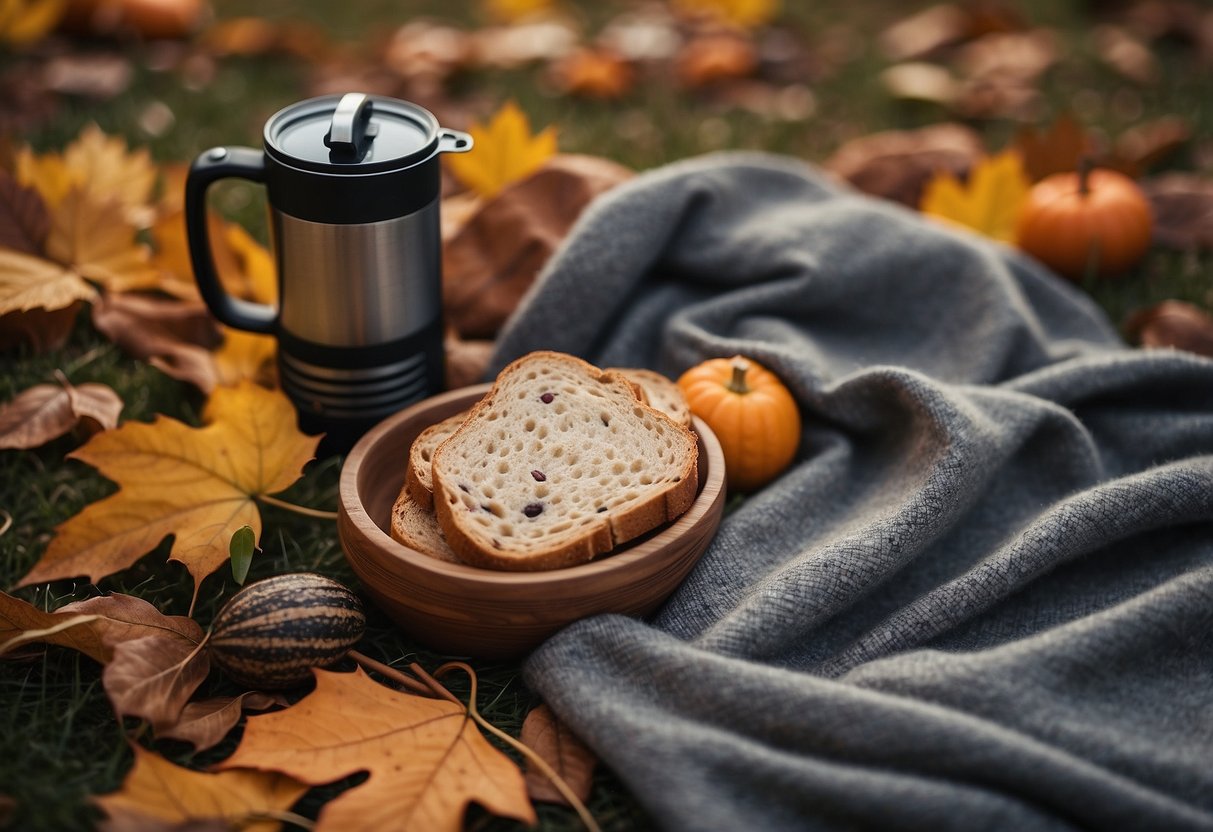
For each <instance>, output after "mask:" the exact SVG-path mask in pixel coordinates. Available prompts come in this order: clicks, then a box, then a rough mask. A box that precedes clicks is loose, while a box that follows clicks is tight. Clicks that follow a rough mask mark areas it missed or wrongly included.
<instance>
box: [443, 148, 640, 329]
mask: <svg viewBox="0 0 1213 832" xmlns="http://www.w3.org/2000/svg"><path fill="white" fill-rule="evenodd" d="M631 176H632V172H631V171H630V170H628V169H627V168H624V167H622V166H621V165H618V164H616V163H614V162H611V161H609V160H607V159H602V158H599V157H596V156H580V155H573V154H564V155H560V156H557V157H555V158H553V159H552V160H550V161H549V162H548V163H547V164H546V165H544V166H543V167H542V168H540V169H539V170H538V171H536V172H535V173H533V174H531V175H530V176H527V177H526V178H525V179H523V180H521V181H519V182H516V183H514V184H513V185H510V186H509V187H507V188H505V190H503V191H502V192H501V193H499V194H498V195H497V196H496V197H495V198H492V199H488V200H485V201H484V202H483V203H482V204H481V205H480V207H479V209H478V210H476V211H475V212H473V213H472V214H471V216H470V217H469V218H468V219H467V222H466V224H465V225H464V226H463V227H462V228H460V229H459V230H458V231H456V232H455V233H454V234H453V235H452V237H451V239H450V240H449V241H448V242H447V244H446V246H445V250H444V251H443V307H444V311H445V312H446V315H447V321H448V323H450V324H451V325H452V326H454V327H455V329H456V330H458V332H459V334H460V335H461V336H463V337H465V338H492V337H495V336H496V334H497V330H499V329H500V328H501V325H502V324H503V323H505V320H506V318H508V317H509V315H510V313H512V312H513V311H514V308H515V307H516V306H517V305H518V301H519V299H520V298H521V297H522V295H523V294H524V293H525V292H526V291H527V289H529V288H530V286H531V283H532V282H534V280H535V276H536V275H538V274H539V270H540V269H541V268H542V267H543V265H544V264H545V263H546V262H547V259H548V257H550V256H551V254H552V252H553V251H554V250H555V248H556V246H558V245H559V244H560V242H561V241H562V240H563V239H564V237H565V235H566V234H568V231H569V229H570V228H571V227H572V225H573V222H574V221H575V220H576V219H577V217H578V215H579V214H580V213H581V211H582V209H584V208H585V206H586V205H588V204H589V202H590V201H591V200H592V199H594V197H596V196H598V195H599V194H601V193H603V192H605V191H607V190H609V189H610V188H613V187H614V186H615V185H618V184H619V183H620V182H623V181H625V180H626V179H628V178H630V177H631Z"/></svg>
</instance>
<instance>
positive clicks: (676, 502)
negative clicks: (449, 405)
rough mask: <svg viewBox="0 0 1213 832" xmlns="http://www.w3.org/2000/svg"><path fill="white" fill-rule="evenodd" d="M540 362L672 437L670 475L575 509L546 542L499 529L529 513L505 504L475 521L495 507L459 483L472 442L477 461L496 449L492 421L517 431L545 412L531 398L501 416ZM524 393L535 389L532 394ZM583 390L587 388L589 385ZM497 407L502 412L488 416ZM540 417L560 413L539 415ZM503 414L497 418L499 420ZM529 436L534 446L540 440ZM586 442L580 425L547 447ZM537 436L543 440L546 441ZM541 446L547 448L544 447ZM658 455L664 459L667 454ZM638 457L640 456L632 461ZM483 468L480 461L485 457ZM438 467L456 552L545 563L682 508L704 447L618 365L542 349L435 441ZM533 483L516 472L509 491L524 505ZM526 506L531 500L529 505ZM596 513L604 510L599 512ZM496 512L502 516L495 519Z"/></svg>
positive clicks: (518, 565) (437, 492) (441, 519)
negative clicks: (593, 508) (615, 500)
mask: <svg viewBox="0 0 1213 832" xmlns="http://www.w3.org/2000/svg"><path fill="white" fill-rule="evenodd" d="M544 367H547V368H548V369H549V370H550V371H552V372H554V373H556V374H557V375H560V374H563V373H567V374H569V375H570V376H571V377H573V378H576V379H582V380H584V384H585V385H586V388H587V389H588V388H590V387H594V388H596V389H597V390H598V391H599V393H601V394H602V400H603V401H604V402H608V403H609V404H610V405H611V406H612V407H615V408H617V410H616V412H612V413H611V414H610V416H611V418H612V419H613V418H616V417H622V418H624V419H625V420H626V419H634V420H635V425H633V427H635V428H636V429H637V430H639V431H640V436H645V435H646V434H645V431H646V430H647V431H651V432H652V434H653V435H654V436H660V437H665V438H666V439H668V444H667V445H663V447H664V448H666V449H668V450H669V452H670V461H668V462H666V463H665V466H666V471H665V476H663V477H662V478H661V479H659V480H656V481H654V482H653V483H651V485H646V486H635V487H631V488H629V489H628V493H629V494H631V493H633V492H635V493H636V496H635V497H634V498H632V499H625V500H623V502H622V504H620V505H618V507H615V506H610V507H605V506H604V507H600V508H599V509H598V512H595V513H592V514H590V513H585V512H583V513H581V514H575V515H574V521H572V525H573V526H575V527H576V528H575V530H574V529H569V532H570V533H568V534H566V533H565V532H564V530H560V531H558V532H554V533H553V535H552V537H553V538H554V539H553V540H552V542H551V543H550V544H546V541H542V540H534V541H532V540H531V539H527V540H523V539H521V538H517V537H506V536H505V535H503V534H494V533H493V532H494V531H496V530H499V529H505V528H506V527H507V526H508V527H513V526H524V525H525V523H526V520H525V519H523V518H522V517H521V515H520V514H519V513H518V511H517V510H516V509H510V510H509V511H508V517H506V516H504V515H506V514H507V512H505V511H503V512H502V513H500V514H498V513H497V512H496V511H495V510H493V511H492V513H494V514H496V519H494V520H490V519H489V518H488V517H485V516H483V515H482V516H481V517H480V519H479V520H477V519H475V518H476V515H477V514H478V513H479V511H478V509H484V510H485V511H490V510H491V509H490V503H491V500H490V503H481V504H479V505H477V504H478V503H479V501H480V500H482V499H484V496H483V493H482V492H481V490H480V487H479V486H477V485H474V484H470V483H469V482H466V481H465V482H462V483H461V482H460V480H461V479H463V480H470V479H471V476H470V474H469V473H468V471H467V470H465V469H466V468H467V467H469V464H468V463H467V455H468V454H471V453H473V450H474V449H475V450H474V453H475V458H476V459H481V458H486V459H487V456H488V455H487V454H484V452H483V450H482V449H483V448H484V447H492V446H493V444H494V443H493V441H492V440H491V439H486V438H485V437H486V433H487V431H488V430H489V428H488V427H486V426H488V425H494V424H495V423H496V424H495V427H494V428H493V430H494V435H497V436H499V435H501V432H502V431H504V427H503V425H507V424H509V425H512V428H511V429H512V430H518V429H520V428H519V427H518V426H519V425H522V424H523V423H524V422H530V423H534V422H535V421H536V420H535V419H534V418H528V417H529V415H530V414H535V413H540V414H542V413H543V411H539V410H535V409H534V408H537V407H541V406H542V405H538V404H530V402H529V401H528V402H527V403H526V405H523V404H519V405H518V407H515V408H514V412H515V415H513V416H509V417H506V416H504V415H502V414H504V413H505V412H506V410H507V408H506V406H507V405H509V404H511V402H507V401H505V399H504V397H505V396H506V395H507V394H513V393H516V392H523V391H520V390H518V385H521V384H524V383H526V382H527V381H528V380H527V379H525V374H526V373H529V372H531V371H535V372H536V373H539V372H541V371H542V368H544ZM537 384H538V382H536V384H532V385H530V388H534V389H538V387H537ZM530 388H527V390H529V389H530ZM575 390H576V391H577V394H578V395H580V392H581V388H575ZM526 395H529V392H527V393H526ZM561 395H568V396H569V397H570V401H574V403H575V404H577V405H579V406H580V405H584V404H585V403H586V401H588V400H586V399H580V398H576V397H574V396H573V394H571V393H569V394H564V393H562V394H561ZM587 395H591V394H589V393H587ZM532 398H533V399H534V400H535V401H536V402H537V401H538V397H537V396H535V397H532ZM596 404H597V402H596ZM523 406H529V407H531V408H532V410H530V411H527V413H526V415H523V414H519V413H518V410H519V408H521V407H523ZM494 413H496V414H497V415H493V416H492V418H490V416H491V415H492V414H494ZM537 418H540V419H543V418H554V417H548V416H542V415H541V416H539V417H537ZM499 419H500V421H498V420H499ZM646 420H647V422H648V424H649V428H643V427H641V423H643V422H645V421H646ZM515 423H516V424H515ZM603 425H604V426H606V425H607V420H604V421H603ZM626 427H627V426H626V425H625V428H626ZM499 441H505V440H499ZM511 441H513V437H511ZM530 441H531V442H532V444H534V443H535V442H536V441H537V440H534V439H532V440H530ZM590 441H591V440H590V438H589V437H583V436H580V435H577V434H575V433H574V434H573V435H570V436H568V437H567V438H566V439H565V440H563V442H556V441H553V442H552V443H549V445H548V446H544V447H549V448H555V447H557V446H563V445H568V447H570V448H575V447H580V446H582V445H587V443H589V442H590ZM597 441H598V442H600V443H606V444H610V442H611V440H610V439H609V438H608V439H598V440H597ZM637 441H639V440H637ZM540 444H541V445H542V443H540ZM571 452H572V451H570V453H571ZM537 453H540V454H542V450H540V451H537ZM661 453H662V454H664V453H665V450H662V451H661ZM482 454H483V457H482V456H481V455H482ZM503 458H504V455H503ZM662 458H663V459H664V456H663V457H662ZM633 464H634V465H635V464H637V463H636V462H633ZM461 466H462V467H461ZM480 467H482V468H483V467H484V465H481V466H480ZM523 467H525V466H523ZM432 471H433V482H434V491H433V495H434V511H435V514H436V516H437V518H438V524H439V526H440V527H441V529H442V532H443V535H444V536H445V538H446V541H447V543H448V545H449V546H450V547H451V549H452V550H453V551H454V553H455V554H456V556H458V557H459V558H460V559H461V560H464V561H466V562H467V563H469V564H471V565H473V566H479V567H483V568H488V569H499V570H500V569H504V570H511V571H539V570H545V569H556V568H560V567H565V566H572V565H575V564H579V563H585V562H587V561H589V560H592V559H593V558H594V557H596V556H598V555H600V554H603V553H605V552H609V551H610V550H612V549H614V548H615V547H617V546H619V545H620V544H622V543H625V542H626V541H628V540H631V539H633V538H635V537H637V536H639V535H641V534H644V533H645V532H648V531H650V530H651V529H653V528H656V527H657V526H659V525H661V524H663V523H665V522H668V521H670V520H673V519H674V518H676V517H678V516H679V515H680V514H682V513H683V512H685V511H686V510H687V509H688V508H689V507H690V505H691V503H692V502H694V499H695V495H696V493H697V491H698V445H697V441H696V438H695V435H694V433H693V432H692V431H690V430H689V429H687V428H686V427H684V426H682V425H680V424H678V423H677V422H676V421H674V420H673V419H671V418H670V417H669V416H668V415H666V414H665V413H663V412H661V411H659V410H657V409H655V408H652V407H650V406H648V405H647V404H645V403H644V402H643V401H641V400H640V399H637V398H636V393H635V387H634V383H633V382H632V381H630V380H629V379H627V378H626V377H625V376H624V375H623V374H621V373H619V372H617V371H611V370H609V371H603V370H600V369H599V368H597V367H595V366H593V365H592V364H589V363H588V362H585V361H582V360H581V359H579V358H576V357H574V356H571V355H566V354H564V353H557V352H549V351H539V352H534V353H530V354H528V355H526V356H523V357H522V358H520V359H518V360H517V361H514V362H513V363H511V364H510V365H509V366H507V367H506V368H505V369H504V370H502V371H501V373H500V375H498V377H497V381H496V383H495V384H494V385H493V388H492V389H491V390H490V391H489V393H488V394H487V395H486V396H485V397H484V398H483V399H482V400H481V401H480V402H479V403H477V404H476V405H475V406H473V408H472V409H471V411H470V413H469V414H468V416H467V418H466V419H465V420H464V422H463V423H462V425H461V426H460V427H459V429H458V430H456V431H455V433H454V434H452V435H451V437H449V438H448V439H447V440H446V441H445V442H443V443H442V444H441V445H439V446H438V448H437V450H436V451H435V452H434V456H433V464H432ZM524 473H525V472H524ZM532 473H533V472H532ZM523 479H525V478H523ZM589 479H591V477H586V480H589ZM461 484H462V486H463V494H462V495H461V493H460V486H461ZM548 485H550V486H551V487H552V488H557V487H558V488H561V489H568V490H569V491H571V490H572V489H573V488H574V487H575V486H574V484H573V483H572V481H569V482H559V483H555V482H553V483H550V484H548ZM533 486H534V483H531V482H523V481H521V480H519V479H517V478H515V479H514V480H512V481H511V484H510V487H511V488H514V489H517V491H511V493H510V495H509V499H511V500H513V501H514V503H515V504H516V503H518V501H519V500H520V499H521V497H519V493H521V492H522V490H523V489H524V488H531V487H533ZM587 487H589V486H587ZM601 487H605V486H601ZM473 489H474V491H473ZM539 490H540V491H541V492H542V493H545V494H546V493H548V489H539ZM526 493H530V492H529V491H528V492H526ZM530 507H531V506H529V505H528V506H527V508H530ZM494 508H495V506H494ZM540 511H542V508H541V509H540ZM599 512H600V513H601V516H599ZM498 520H500V522H497V521H498ZM490 527H492V528H490Z"/></svg>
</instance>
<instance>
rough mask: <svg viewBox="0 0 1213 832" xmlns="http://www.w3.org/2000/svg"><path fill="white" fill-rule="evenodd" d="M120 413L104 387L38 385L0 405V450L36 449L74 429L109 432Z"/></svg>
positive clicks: (118, 404)
mask: <svg viewBox="0 0 1213 832" xmlns="http://www.w3.org/2000/svg"><path fill="white" fill-rule="evenodd" d="M121 412H122V399H120V398H118V394H117V393H115V392H114V391H113V390H112V389H111V388H109V387H106V386H105V385H104V384H95V383H89V384H81V385H80V386H78V387H73V386H72V385H71V384H68V383H67V382H66V380H64V381H63V382H61V383H60V384H39V385H37V386H36V387H31V388H29V389H28V390H24V391H22V392H21V393H20V394H18V395H17V397H16V398H14V399H13V400H12V401H11V402H7V403H6V404H4V405H2V406H0V449H2V448H18V449H27V448H37V447H38V446H40V445H44V444H46V443H47V442H50V441H51V440H52V439H57V438H58V437H60V436H63V434H65V433H67V432H68V431H70V430H72V429H74V428H76V427H77V426H81V427H83V428H84V429H85V430H86V431H88V432H89V433H90V434H93V433H96V432H98V431H100V430H109V429H110V428H113V427H117V426H118V414H120V413H121Z"/></svg>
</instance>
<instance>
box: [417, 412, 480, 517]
mask: <svg viewBox="0 0 1213 832" xmlns="http://www.w3.org/2000/svg"><path fill="white" fill-rule="evenodd" d="M467 415H468V412H467V411H466V410H465V411H463V412H462V413H456V414H455V415H454V416H450V417H448V418H446V419H443V420H442V421H441V422H438V423H437V424H433V425H430V426H429V427H428V428H426V429H425V430H423V431H422V432H421V433H419V434H417V438H416V439H414V440H413V444H412V445H410V446H409V461H408V465H406V466H405V470H404V487H405V488H406V489H407V490H408V492H409V494H410V495H411V496H412V498H413V499H414V500H415V501H416V502H417V503H418V504H419V505H420V506H421V507H422V508H424V509H425V510H426V511H431V510H433V508H434V480H433V476H432V475H431V474H430V462H431V461H432V460H433V458H434V451H436V450H438V446H439V445H440V444H442V441H443V440H444V439H446V438H447V437H448V436H450V435H451V434H453V433H454V432H455V431H457V430H458V429H459V426H460V425H462V424H463V420H464V419H466V418H467Z"/></svg>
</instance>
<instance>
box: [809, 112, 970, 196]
mask: <svg viewBox="0 0 1213 832" xmlns="http://www.w3.org/2000/svg"><path fill="white" fill-rule="evenodd" d="M984 152H985V150H984V145H983V144H982V141H981V137H980V136H978V135H977V132H976V131H974V130H973V129H971V128H969V127H966V126H964V125H962V124H951V123H947V124H936V125H932V126H930V127H923V128H921V129H918V130H890V131H885V132H881V133H873V134H871V135H868V136H862V137H860V138H858V139H852V140H851V141H849V142H847V143H846V144H844V145H843V146H842V147H840V148H839V149H838V150H837V151H836V152H835V153H834V155H832V156H831V157H830V158H829V159H828V160H827V161H826V163H825V168H826V170H828V171H830V172H831V173H833V174H835V175H836V176H839V177H841V178H843V179H845V180H847V181H848V182H850V183H851V184H852V185H854V186H855V187H856V188H858V189H859V190H861V191H863V192H865V193H869V194H873V195H875V196H881V197H884V198H885V199H891V200H894V201H895V202H900V203H902V204H903V205H908V206H910V207H911V208H917V207H918V205H919V203H920V202H921V201H922V192H923V189H924V188H925V187H926V184H927V182H929V181H930V180H931V178H932V177H934V176H935V175H936V174H937V173H940V172H947V173H950V174H952V175H953V176H957V177H960V176H964V175H965V174H966V173H968V171H969V168H971V167H972V166H973V165H975V164H976V163H977V161H978V160H979V159H981V157H982V156H983V154H984Z"/></svg>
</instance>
